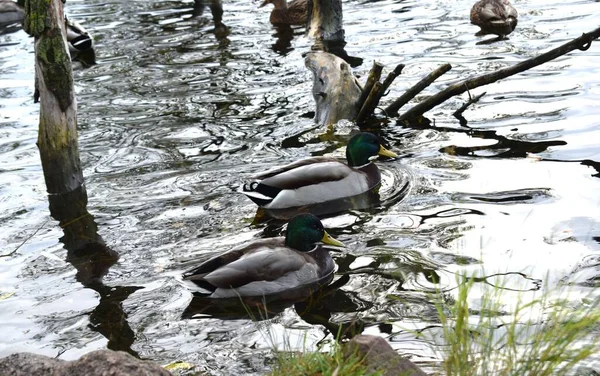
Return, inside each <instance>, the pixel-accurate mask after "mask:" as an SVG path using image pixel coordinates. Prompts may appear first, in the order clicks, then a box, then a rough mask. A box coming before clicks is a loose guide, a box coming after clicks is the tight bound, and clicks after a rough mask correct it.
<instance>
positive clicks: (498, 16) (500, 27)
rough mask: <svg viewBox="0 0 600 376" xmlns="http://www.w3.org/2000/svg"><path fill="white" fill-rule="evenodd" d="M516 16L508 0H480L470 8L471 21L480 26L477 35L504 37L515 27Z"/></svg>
mask: <svg viewBox="0 0 600 376" xmlns="http://www.w3.org/2000/svg"><path fill="white" fill-rule="evenodd" d="M517 16H518V14H517V10H516V9H515V8H514V7H513V6H512V5H511V4H510V2H509V1H508V0H481V1H478V2H477V3H475V5H473V8H471V23H472V24H474V25H477V26H479V27H480V28H481V30H480V31H479V32H478V33H477V35H478V36H481V35H486V34H496V35H498V36H499V37H500V38H504V37H505V36H507V35H508V34H510V33H512V32H513V30H514V29H515V27H517Z"/></svg>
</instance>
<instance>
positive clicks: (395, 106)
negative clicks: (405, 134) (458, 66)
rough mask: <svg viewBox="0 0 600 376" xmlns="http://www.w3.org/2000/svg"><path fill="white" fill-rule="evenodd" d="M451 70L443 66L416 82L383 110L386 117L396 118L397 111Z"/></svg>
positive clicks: (449, 66)
mask: <svg viewBox="0 0 600 376" xmlns="http://www.w3.org/2000/svg"><path fill="white" fill-rule="evenodd" d="M450 69H452V66H451V65H450V64H447V63H446V64H444V65H442V66H440V67H439V68H437V69H436V70H434V71H433V72H431V73H429V74H428V75H427V76H425V77H424V78H423V79H422V80H421V81H419V82H417V84H416V85H415V86H413V87H411V88H410V89H408V90H407V91H406V93H404V94H402V95H401V96H400V98H398V99H396V100H395V101H394V102H392V104H390V105H389V106H387V107H386V108H385V112H386V113H387V115H388V116H397V115H398V110H399V109H400V108H401V107H402V106H404V105H405V104H407V103H408V102H409V101H410V100H411V99H413V98H414V97H415V96H417V94H419V93H420V92H422V91H423V90H424V89H425V88H426V87H427V86H429V85H431V83H432V82H433V81H435V80H437V79H438V78H439V77H440V76H441V75H443V74H444V73H446V72H448V71H449V70H450Z"/></svg>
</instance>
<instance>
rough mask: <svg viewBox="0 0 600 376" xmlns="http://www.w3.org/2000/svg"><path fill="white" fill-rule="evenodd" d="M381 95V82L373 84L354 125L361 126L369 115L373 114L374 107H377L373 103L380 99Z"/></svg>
mask: <svg viewBox="0 0 600 376" xmlns="http://www.w3.org/2000/svg"><path fill="white" fill-rule="evenodd" d="M381 93H383V84H382V83H381V82H375V84H374V85H373V88H372V89H371V92H370V93H369V96H368V97H367V100H365V103H364V104H363V106H362V108H361V109H360V112H359V113H358V116H357V117H356V124H361V123H362V122H363V121H365V119H366V118H367V117H369V115H371V114H372V113H373V111H374V110H375V106H376V105H377V104H376V103H375V101H376V100H377V98H381Z"/></svg>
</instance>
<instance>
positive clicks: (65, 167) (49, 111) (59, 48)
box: [23, 0, 83, 195]
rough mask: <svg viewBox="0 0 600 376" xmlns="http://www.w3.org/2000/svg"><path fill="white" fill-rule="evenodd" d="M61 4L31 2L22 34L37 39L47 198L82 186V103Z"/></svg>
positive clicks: (40, 140) (43, 0)
mask: <svg viewBox="0 0 600 376" xmlns="http://www.w3.org/2000/svg"><path fill="white" fill-rule="evenodd" d="M64 20H65V16H64V12H63V3H62V1H61V0H27V1H26V2H25V20H24V21H23V29H24V30H25V31H26V32H27V33H28V34H29V35H31V36H33V37H34V38H35V76H36V83H37V89H39V93H40V123H39V134H38V148H39V150H40V157H41V160H42V168H43V170H44V179H45V181H46V187H47V189H48V194H50V195H53V194H60V193H65V192H71V191H74V190H75V189H77V188H79V187H81V186H82V185H83V173H82V170H81V162H80V160H79V150H78V141H77V102H76V100H75V95H74V90H73V73H72V69H71V56H70V55H69V49H68V46H67V38H66V30H65V22H64Z"/></svg>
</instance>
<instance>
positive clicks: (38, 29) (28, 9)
mask: <svg viewBox="0 0 600 376" xmlns="http://www.w3.org/2000/svg"><path fill="white" fill-rule="evenodd" d="M48 9H52V0H26V1H25V19H24V20H23V30H25V32H26V33H27V34H29V35H31V36H32V37H39V36H40V35H41V34H42V33H43V32H44V29H46V28H47V27H48V28H50V27H51V25H52V20H51V18H50V17H51V16H50V12H48Z"/></svg>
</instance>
